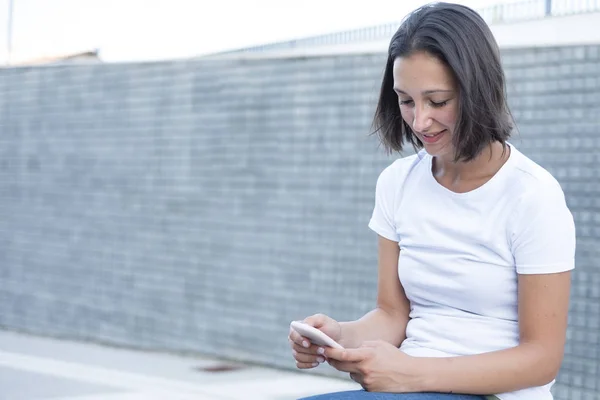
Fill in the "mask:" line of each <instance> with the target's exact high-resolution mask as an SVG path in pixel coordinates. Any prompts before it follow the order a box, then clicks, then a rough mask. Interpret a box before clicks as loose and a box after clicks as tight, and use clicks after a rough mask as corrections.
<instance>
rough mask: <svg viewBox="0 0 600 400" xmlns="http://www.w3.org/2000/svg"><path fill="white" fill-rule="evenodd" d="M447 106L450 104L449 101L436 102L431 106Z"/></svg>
mask: <svg viewBox="0 0 600 400" xmlns="http://www.w3.org/2000/svg"><path fill="white" fill-rule="evenodd" d="M446 104H448V100H446V101H442V102H441V103H436V102H435V101H432V102H431V106H432V107H435V108H440V107H444V106H445V105H446Z"/></svg>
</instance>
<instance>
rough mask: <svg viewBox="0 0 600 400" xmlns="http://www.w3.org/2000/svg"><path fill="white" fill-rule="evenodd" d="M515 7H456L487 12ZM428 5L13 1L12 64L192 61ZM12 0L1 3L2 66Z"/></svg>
mask: <svg viewBox="0 0 600 400" xmlns="http://www.w3.org/2000/svg"><path fill="white" fill-rule="evenodd" d="M510 1H511V0H454V2H456V3H462V4H466V5H468V6H471V7H474V8H481V7H485V6H489V5H493V4H497V3H502V2H504V3H506V2H510ZM428 2H429V1H423V0H368V1H367V0H361V1H358V0H357V1H354V2H352V1H349V0H302V1H299V0H13V4H14V8H13V35H12V37H13V41H12V43H13V57H14V59H30V58H37V57H42V56H51V55H60V54H64V53H71V52H77V51H85V50H91V49H95V48H98V49H99V50H100V56H101V57H102V59H103V60H105V61H133V60H156V59H168V58H179V57H191V56H196V55H201V54H206V53H211V52H216V51H222V50H228V49H234V48H240V47H246V46H252V45H257V44H264V43H270V42H275V41H280V40H290V39H296V38H300V37H306V36H311V35H318V34H323V33H330V32H337V31H341V30H347V29H354V28H360V27H365V26H370V25H376V24H381V23H387V22H396V21H400V20H401V19H402V18H403V17H404V16H405V15H406V14H407V13H408V12H409V11H411V10H412V9H414V8H416V7H418V6H420V5H422V4H426V3H428ZM8 5H9V0H0V62H5V61H6V56H7V47H8V45H7V31H8V29H7V27H8V23H7V21H8Z"/></svg>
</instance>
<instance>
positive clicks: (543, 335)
mask: <svg viewBox="0 0 600 400" xmlns="http://www.w3.org/2000/svg"><path fill="white" fill-rule="evenodd" d="M518 279H519V282H518V293H519V328H520V344H519V345H518V346H517V347H514V348H511V349H507V350H501V351H496V352H492V353H485V354H479V355H473V356H463V357H452V358H429V359H428V358H422V359H419V358H417V359H415V360H414V361H415V363H417V365H418V367H417V368H418V369H419V371H420V373H421V374H422V376H424V377H425V380H424V387H423V388H421V389H422V390H424V391H435V392H442V393H472V394H490V393H504V392H511V391H514V390H519V389H524V388H527V387H533V386H541V385H545V384H547V383H549V382H551V381H552V380H553V379H555V377H556V375H557V373H558V371H559V369H560V365H561V362H562V359H563V354H564V345H565V340H566V329H567V314H568V309H569V293H570V285H571V273H570V272H562V273H555V274H542V275H519V276H518Z"/></svg>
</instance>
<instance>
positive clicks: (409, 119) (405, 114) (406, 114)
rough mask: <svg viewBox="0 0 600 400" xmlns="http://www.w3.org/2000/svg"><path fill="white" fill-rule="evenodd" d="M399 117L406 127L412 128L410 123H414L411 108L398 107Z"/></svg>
mask: <svg viewBox="0 0 600 400" xmlns="http://www.w3.org/2000/svg"><path fill="white" fill-rule="evenodd" d="M400 115H401V116H402V119H403V120H404V122H406V123H407V124H408V126H410V127H412V123H413V121H414V117H413V111H412V108H408V107H400Z"/></svg>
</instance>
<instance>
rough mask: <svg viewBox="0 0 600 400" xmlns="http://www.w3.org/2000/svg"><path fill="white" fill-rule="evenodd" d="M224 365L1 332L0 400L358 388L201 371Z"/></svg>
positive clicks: (247, 370) (258, 371)
mask: <svg viewBox="0 0 600 400" xmlns="http://www.w3.org/2000/svg"><path fill="white" fill-rule="evenodd" d="M222 365H223V362H221V361H219V360H215V359H210V358H202V357H186V356H178V355H172V354H163V353H152V352H141V351H132V350H126V349H121V348H113V347H105V346H100V345H95V344H89V343H79V342H70V341H62V340H56V339H49V338H41V337H36V336H30V335H25V334H20V333H14V332H7V331H0V400H166V399H168V400H233V399H236V400H237V399H244V400H259V399H260V400H294V399H298V398H299V397H304V396H309V395H314V394H320V393H327V392H334V391H340V390H355V389H360V387H359V386H358V385H357V384H355V383H354V382H351V381H346V380H342V379H338V378H327V377H320V376H314V375H311V374H307V373H303V372H293V371H281V370H276V369H269V368H260V367H255V366H241V367H242V368H240V369H234V370H231V371H222V372H210V371H206V370H203V368H208V369H210V368H211V367H214V368H216V369H219V367H220V366H222ZM319 368H327V367H325V366H321V367H319ZM329 368H330V367H329Z"/></svg>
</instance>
